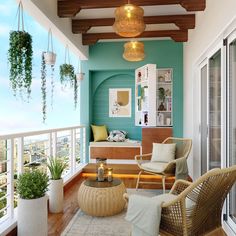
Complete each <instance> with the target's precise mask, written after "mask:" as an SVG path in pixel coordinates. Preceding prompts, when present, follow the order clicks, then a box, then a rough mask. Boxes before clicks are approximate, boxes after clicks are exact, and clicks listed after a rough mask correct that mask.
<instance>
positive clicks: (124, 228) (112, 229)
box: [61, 189, 162, 236]
mask: <svg viewBox="0 0 236 236" xmlns="http://www.w3.org/2000/svg"><path fill="white" fill-rule="evenodd" d="M127 192H128V194H139V195H143V196H148V197H152V196H156V195H158V194H161V193H162V191H161V190H143V189H142V190H138V191H135V190H134V189H128V190H127ZM125 215H126V211H125V210H124V211H123V212H121V213H120V214H118V215H115V216H109V217H93V216H89V215H86V214H85V213H84V212H83V211H81V210H79V211H78V212H77V213H76V214H75V216H74V217H73V218H72V220H71V221H70V223H69V224H68V226H67V227H66V229H65V230H64V231H63V233H62V234H61V236H129V235H130V232H131V224H130V223H129V222H127V221H126V220H125Z"/></svg>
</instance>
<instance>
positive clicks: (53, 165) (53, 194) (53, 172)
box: [47, 157, 67, 213]
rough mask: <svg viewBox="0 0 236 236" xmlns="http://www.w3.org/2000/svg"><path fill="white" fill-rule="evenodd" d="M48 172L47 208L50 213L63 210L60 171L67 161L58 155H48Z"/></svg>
mask: <svg viewBox="0 0 236 236" xmlns="http://www.w3.org/2000/svg"><path fill="white" fill-rule="evenodd" d="M47 167H48V169H49V172H50V176H51V178H50V184H49V192H48V194H49V210H50V212H52V213H59V212H62V211H63V179H62V173H63V171H64V170H65V169H66V167H67V163H65V162H63V160H61V159H59V158H58V157H55V158H54V157H50V158H49V160H48V163H47Z"/></svg>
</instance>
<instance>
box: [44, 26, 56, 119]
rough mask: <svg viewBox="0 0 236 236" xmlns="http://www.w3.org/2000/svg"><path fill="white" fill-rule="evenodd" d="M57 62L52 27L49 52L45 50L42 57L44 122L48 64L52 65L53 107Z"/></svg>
mask: <svg viewBox="0 0 236 236" xmlns="http://www.w3.org/2000/svg"><path fill="white" fill-rule="evenodd" d="M50 50H51V51H50ZM55 62H56V54H55V53H54V52H53V43H52V31H51V29H49V31H48V48H47V52H43V53H42V58H41V92H42V113H43V123H45V120H46V107H47V86H46V82H47V81H46V77H47V70H46V65H50V66H51V107H53V93H54V66H55Z"/></svg>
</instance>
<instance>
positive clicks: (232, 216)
mask: <svg viewBox="0 0 236 236" xmlns="http://www.w3.org/2000/svg"><path fill="white" fill-rule="evenodd" d="M228 62H229V63H228V64H229V65H228V166H232V165H235V164H236V39H235V38H233V39H232V40H231V41H230V38H229V43H228ZM228 217H229V222H231V224H232V225H233V227H235V224H236V186H235V185H234V187H233V189H232V190H231V192H230V194H229V198H228ZM235 228H236V227H235Z"/></svg>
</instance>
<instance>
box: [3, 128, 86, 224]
mask: <svg viewBox="0 0 236 236" xmlns="http://www.w3.org/2000/svg"><path fill="white" fill-rule="evenodd" d="M85 151H86V148H85V127H84V126H74V127H66V128H60V129H50V130H43V131H35V132H28V133H18V134H10V135H2V136H1V135H0V226H1V224H2V223H4V222H6V221H7V220H9V219H13V218H14V208H15V207H17V194H16V184H15V182H16V180H17V178H18V176H19V174H21V173H23V172H25V171H29V170H31V169H32V168H37V169H40V170H41V171H44V172H48V170H47V165H46V164H47V161H48V158H49V157H58V158H60V159H62V160H63V161H64V162H67V164H68V165H67V169H66V170H65V171H64V172H63V179H64V183H65V182H66V181H67V180H69V179H71V178H72V177H73V176H74V175H76V174H77V173H78V172H79V171H80V170H81V169H82V166H83V164H85V154H86V153H85Z"/></svg>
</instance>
